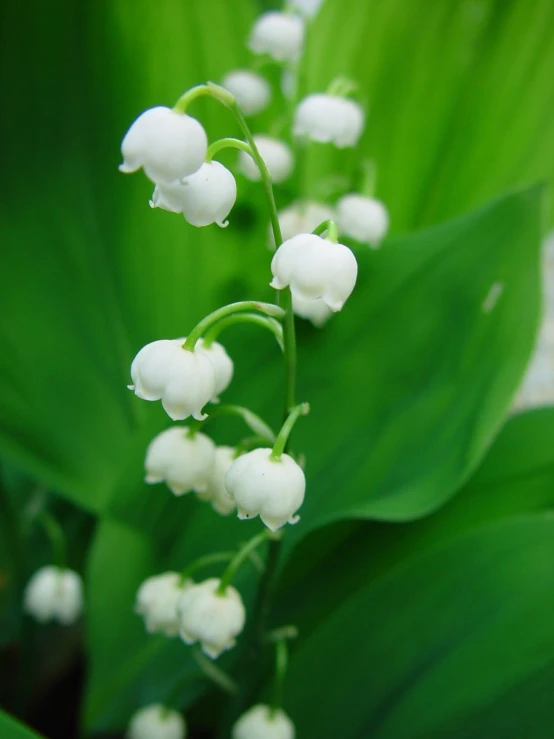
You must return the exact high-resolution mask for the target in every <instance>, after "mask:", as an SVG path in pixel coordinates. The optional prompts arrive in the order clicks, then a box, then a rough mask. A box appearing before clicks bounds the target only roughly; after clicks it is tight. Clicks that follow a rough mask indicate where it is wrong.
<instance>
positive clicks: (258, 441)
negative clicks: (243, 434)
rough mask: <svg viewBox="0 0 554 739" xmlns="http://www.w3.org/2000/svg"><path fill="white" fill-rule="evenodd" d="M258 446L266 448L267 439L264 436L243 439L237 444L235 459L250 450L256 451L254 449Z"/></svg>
mask: <svg viewBox="0 0 554 739" xmlns="http://www.w3.org/2000/svg"><path fill="white" fill-rule="evenodd" d="M272 443H273V442H272ZM260 446H267V439H266V438H265V437H264V436H259V435H256V436H249V437H248V438H247V439H243V440H242V441H240V442H239V443H238V444H237V447H236V449H237V457H240V455H241V454H243V453H244V452H247V451H249V450H250V449H256V447H260Z"/></svg>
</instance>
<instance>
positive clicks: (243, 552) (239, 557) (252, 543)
mask: <svg viewBox="0 0 554 739" xmlns="http://www.w3.org/2000/svg"><path fill="white" fill-rule="evenodd" d="M280 538H281V535H280V534H279V533H273V532H272V531H269V530H267V529H266V530H265V531H262V532H261V533H259V534H256V536H254V537H252V539H250V540H249V541H247V542H246V543H245V544H244V545H243V546H242V547H241V548H240V549H239V550H238V552H237V553H236V554H235V556H234V557H233V559H232V560H231V562H230V563H229V565H228V566H227V569H226V570H225V572H224V573H223V575H222V576H221V581H220V583H219V587H218V589H217V593H218V595H225V591H226V590H227V588H228V587H229V585H230V584H231V583H232V581H233V579H234V577H235V575H236V574H237V572H238V570H239V568H240V566H241V565H242V563H243V562H244V561H245V560H246V559H248V557H249V556H250V554H251V553H252V552H253V551H254V550H255V549H257V548H258V547H259V546H260V544H262V543H263V542H264V541H266V540H267V539H273V540H278V539H280Z"/></svg>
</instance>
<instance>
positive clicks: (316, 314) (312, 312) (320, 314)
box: [292, 294, 333, 327]
mask: <svg viewBox="0 0 554 739" xmlns="http://www.w3.org/2000/svg"><path fill="white" fill-rule="evenodd" d="M292 309H293V310H294V312H295V314H296V315H297V316H300V318H306V319H307V320H308V321H311V322H312V323H313V324H314V326H318V327H320V326H323V324H324V323H325V322H326V321H328V320H329V318H330V317H331V316H332V315H333V311H332V310H331V309H330V308H329V306H328V305H327V303H326V302H325V301H324V300H323V298H307V299H306V298H300V297H299V296H298V295H296V294H294V295H293V296H292Z"/></svg>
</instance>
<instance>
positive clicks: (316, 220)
mask: <svg viewBox="0 0 554 739" xmlns="http://www.w3.org/2000/svg"><path fill="white" fill-rule="evenodd" d="M278 216H279V225H280V226H281V236H282V237H283V241H287V240H288V239H292V237H293V236H298V234H305V233H310V232H311V231H313V230H314V228H317V226H319V224H320V223H323V221H330V220H333V218H334V210H333V208H331V206H330V205H326V204H325V203H316V202H315V201H311V200H309V201H307V202H302V201H300V200H299V201H297V202H296V203H293V204H292V205H289V206H288V207H287V208H283V210H280V211H279V213H278ZM269 241H270V244H271V245H272V246H275V239H274V237H273V230H272V228H271V225H270V227H269Z"/></svg>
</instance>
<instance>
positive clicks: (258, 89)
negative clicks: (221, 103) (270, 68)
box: [221, 69, 271, 116]
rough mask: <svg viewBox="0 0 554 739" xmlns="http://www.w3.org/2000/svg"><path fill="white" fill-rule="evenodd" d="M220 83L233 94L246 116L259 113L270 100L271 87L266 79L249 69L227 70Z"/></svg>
mask: <svg viewBox="0 0 554 739" xmlns="http://www.w3.org/2000/svg"><path fill="white" fill-rule="evenodd" d="M221 84H222V85H223V87H224V88H225V89H226V90H229V92H230V93H232V94H233V95H234V96H235V98H236V99H237V103H238V104H239V107H240V109H241V110H242V112H243V113H244V115H246V116H249V115H256V113H261V111H262V110H263V109H264V108H266V107H267V105H268V104H269V101H270V100H271V87H270V86H269V83H268V82H267V80H265V79H264V78H263V77H261V76H260V75H259V74H256V72H251V71H250V70H249V69H236V70H234V71H233V72H229V73H228V74H226V75H225V77H224V78H223V82H222V83H221Z"/></svg>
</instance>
